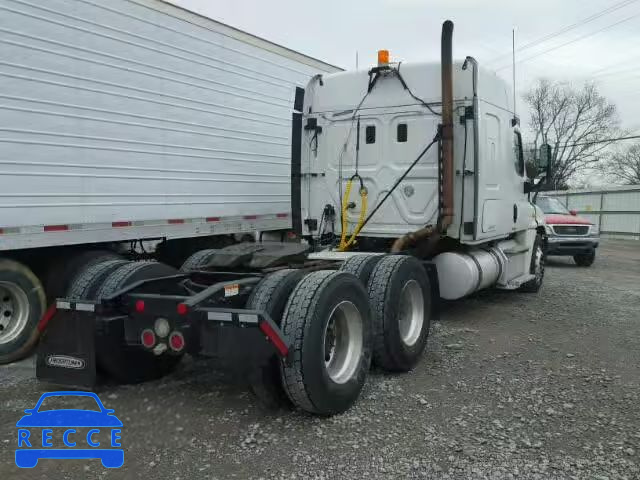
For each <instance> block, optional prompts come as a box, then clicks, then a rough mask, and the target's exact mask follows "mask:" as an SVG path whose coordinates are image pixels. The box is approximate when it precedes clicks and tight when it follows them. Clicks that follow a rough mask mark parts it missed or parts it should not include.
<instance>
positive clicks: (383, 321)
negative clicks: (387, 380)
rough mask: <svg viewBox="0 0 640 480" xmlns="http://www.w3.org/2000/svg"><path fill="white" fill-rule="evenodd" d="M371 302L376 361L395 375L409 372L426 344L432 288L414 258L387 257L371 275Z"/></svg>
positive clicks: (369, 290) (369, 289)
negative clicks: (395, 373)
mask: <svg viewBox="0 0 640 480" xmlns="http://www.w3.org/2000/svg"><path fill="white" fill-rule="evenodd" d="M368 293H369V300H370V302H371V307H372V309H373V319H374V320H373V323H374V330H375V334H374V348H373V361H374V363H375V364H376V365H378V366H379V367H381V368H383V369H385V370H388V371H393V372H407V371H409V370H411V369H412V368H413V367H414V366H415V365H416V364H417V363H418V361H419V360H420V357H421V355H422V352H423V351H424V349H425V347H426V345H427V337H428V335H429V323H430V313H431V301H432V299H431V287H430V284H429V278H428V276H427V273H426V271H425V269H424V267H423V266H422V264H421V263H420V261H419V260H417V259H416V258H414V257H409V256H402V255H391V256H387V257H384V258H383V259H382V260H380V262H378V264H377V265H376V268H375V269H374V271H373V272H372V273H371V278H370V280H369V288H368Z"/></svg>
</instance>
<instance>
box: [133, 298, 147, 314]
mask: <svg viewBox="0 0 640 480" xmlns="http://www.w3.org/2000/svg"><path fill="white" fill-rule="evenodd" d="M144 307H145V305H144V300H136V305H135V308H136V312H138V313H142V312H144Z"/></svg>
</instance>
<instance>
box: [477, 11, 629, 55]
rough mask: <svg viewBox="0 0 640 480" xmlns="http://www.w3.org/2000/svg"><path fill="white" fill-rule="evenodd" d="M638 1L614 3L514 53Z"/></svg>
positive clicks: (523, 46)
mask: <svg viewBox="0 0 640 480" xmlns="http://www.w3.org/2000/svg"><path fill="white" fill-rule="evenodd" d="M637 1H638V0H624V1H622V2H620V3H616V4H615V5H612V6H610V7H607V8H605V9H604V10H600V11H599V12H596V13H594V14H593V15H591V16H589V17H587V18H583V19H582V20H580V21H578V22H576V23H573V24H571V25H567V26H566V27H563V28H561V29H560V30H556V31H555V32H553V33H550V34H547V35H545V36H543V37H540V38H537V39H536V40H532V41H530V42H529V43H526V44H524V45H522V46H520V47H518V49H517V50H516V52H522V51H524V50H528V49H530V48H532V47H535V46H536V45H539V44H541V43H544V42H547V41H549V40H551V39H553V38H556V37H558V36H560V35H562V34H564V33H567V32H570V31H571V30H575V29H576V28H578V27H581V26H582V25H586V24H587V23H591V22H593V21H594V20H597V19H598V18H601V17H603V16H605V15H608V14H609V13H612V12H615V11H617V10H620V9H622V8H624V7H626V6H628V5H631V4H632V3H636V2H637ZM508 55H509V53H504V54H502V55H499V56H497V57H495V58H493V59H491V60H489V61H488V62H486V63H493V62H495V61H497V60H500V59H502V58H505V57H507V56H508Z"/></svg>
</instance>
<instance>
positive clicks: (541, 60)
mask: <svg viewBox="0 0 640 480" xmlns="http://www.w3.org/2000/svg"><path fill="white" fill-rule="evenodd" d="M173 1H174V3H177V4H179V5H181V6H183V7H185V8H188V9H190V10H193V11H196V12H198V13H201V14H203V15H206V16H208V17H211V18H213V19H216V20H218V21H221V22H224V23H227V24H229V25H231V26H234V27H236V28H240V29H242V30H245V31H247V32H249V33H252V34H255V35H258V36H261V37H264V38H266V39H268V40H271V41H273V42H276V43H279V44H282V45H284V46H287V47H289V48H292V49H294V50H298V51H300V52H302V53H305V54H308V55H311V56H313V57H316V58H319V59H321V60H324V61H327V62H329V63H333V64H336V65H338V66H340V67H343V68H347V69H349V68H354V67H355V55H356V51H357V52H359V56H360V64H361V66H364V65H367V64H370V63H373V62H374V61H375V59H376V52H377V50H378V49H380V48H386V49H388V50H390V51H391V56H392V60H402V61H411V60H437V59H438V58H439V48H440V45H439V41H440V40H439V39H440V28H441V24H442V22H443V20H445V19H451V20H453V22H454V23H455V32H454V56H455V57H456V58H458V59H463V58H464V57H465V56H466V55H473V56H475V57H476V58H477V59H478V60H479V61H480V62H481V63H482V64H484V65H485V66H487V67H491V68H494V69H497V70H498V73H499V74H500V75H501V76H503V77H504V78H505V79H506V80H507V81H508V82H509V83H510V84H511V83H512V82H511V75H512V73H511V67H510V63H511V57H510V52H511V30H512V28H515V29H516V48H518V46H523V45H526V44H528V43H530V42H533V41H536V40H538V39H540V38H542V37H545V36H547V35H549V34H552V33H554V32H557V31H558V30H561V29H563V28H564V27H567V26H570V25H572V24H575V23H579V22H581V21H582V20H584V19H586V18H588V17H590V16H593V15H595V14H597V13H599V12H602V11H603V10H605V9H607V8H611V7H615V6H618V5H620V6H621V8H619V9H617V10H615V11H613V12H610V13H608V14H606V15H602V16H601V17H599V18H597V19H595V20H593V21H590V22H588V23H582V24H581V25H580V26H579V27H577V28H574V29H572V30H570V31H567V32H565V33H563V34H561V35H558V36H556V37H554V38H552V39H550V40H548V41H546V42H542V43H538V44H537V45H535V46H534V47H532V48H527V49H525V50H523V51H521V52H518V53H517V59H519V60H520V61H521V62H520V63H519V64H518V66H517V82H516V83H517V85H518V90H519V92H520V93H521V92H523V91H524V90H526V89H527V87H528V86H530V85H531V83H532V82H533V81H535V79H536V78H538V77H540V76H547V77H549V78H553V79H558V80H565V81H571V82H574V83H575V84H576V85H580V83H582V82H584V80H585V79H587V78H593V79H595V80H596V81H597V82H598V83H599V85H600V86H601V90H602V92H603V93H604V94H605V95H606V96H607V97H609V98H610V99H611V100H612V101H614V102H615V103H616V104H617V106H618V108H619V111H620V117H621V119H622V122H623V127H625V128H629V129H639V130H640V119H638V118H636V114H637V113H638V112H640V88H638V87H639V86H640V62H639V60H640V0H626V1H623V0H536V1H530V2H524V1H515V0H485V1H480V0H323V1H317V0H316V1H304V0H231V1H229V0H173ZM601 29H602V31H601V32H600V33H596V34H594V35H590V34H592V33H594V32H596V31H598V30H601ZM581 37H585V38H581ZM570 42H572V43H570ZM567 43H570V44H568V45H565V46H563V47H561V48H556V47H558V46H561V45H563V44H567ZM550 49H553V50H552V51H549V52H547V53H544V52H545V51H546V50H550ZM534 56H535V58H531V59H528V58H529V57H534ZM496 57H498V58H497V59H496ZM492 60H493V61H492ZM500 67H507V68H503V69H500ZM612 72H613V73H615V74H611V73H612ZM519 113H520V114H521V112H519ZM521 116H523V115H522V114H521ZM523 121H525V122H526V117H524V118H523Z"/></svg>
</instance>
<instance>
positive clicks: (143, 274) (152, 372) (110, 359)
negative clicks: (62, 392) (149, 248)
mask: <svg viewBox="0 0 640 480" xmlns="http://www.w3.org/2000/svg"><path fill="white" fill-rule="evenodd" d="M176 273H177V271H176V269H175V268H173V267H170V266H168V265H164V264H162V263H157V262H131V263H127V264H125V265H122V266H120V267H119V268H117V269H116V270H114V271H113V272H111V274H109V275H108V276H107V278H106V279H105V280H104V282H103V283H102V285H101V286H100V288H99V289H98V291H97V292H96V299H98V300H99V299H101V298H104V297H107V296H109V295H112V294H113V293H115V292H117V291H118V290H120V289H122V288H124V287H126V286H127V285H131V284H132V283H135V282H138V281H140V280H145V279H149V278H155V277H160V276H169V275H174V274H176ZM143 290H144V289H141V290H140V291H143ZM137 291H138V290H137ZM154 291H155V292H158V290H157V289H154ZM158 293H166V294H170V293H178V292H170V291H164V292H158ZM111 333H112V335H108V336H106V335H105V336H100V337H98V338H97V339H96V361H97V363H98V367H100V369H101V370H102V371H103V372H105V373H106V374H107V375H108V376H110V377H111V378H113V379H114V380H116V381H117V382H120V383H140V382H144V381H147V380H153V379H156V378H160V377H162V376H164V375H166V374H168V373H169V372H170V371H171V370H173V368H175V366H176V365H177V364H178V363H180V360H181V359H182V356H181V355H170V354H166V353H165V354H162V355H159V356H157V355H154V354H153V353H152V352H149V351H147V350H143V349H142V348H141V347H137V346H130V345H125V344H124V343H123V339H124V332H122V331H121V332H111Z"/></svg>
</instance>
